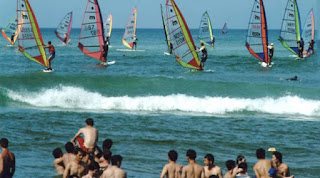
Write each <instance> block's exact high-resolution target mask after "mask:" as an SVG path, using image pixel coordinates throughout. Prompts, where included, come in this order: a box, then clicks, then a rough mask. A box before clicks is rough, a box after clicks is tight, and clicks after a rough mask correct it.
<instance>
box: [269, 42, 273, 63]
mask: <svg viewBox="0 0 320 178" xmlns="http://www.w3.org/2000/svg"><path fill="white" fill-rule="evenodd" d="M268 49H269V58H268V65H271V61H272V57H273V52H274V46H273V43H271V44H270V45H269V46H268Z"/></svg>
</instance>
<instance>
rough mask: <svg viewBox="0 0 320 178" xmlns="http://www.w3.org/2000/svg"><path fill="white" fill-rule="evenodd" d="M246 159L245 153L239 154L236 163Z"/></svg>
mask: <svg viewBox="0 0 320 178" xmlns="http://www.w3.org/2000/svg"><path fill="white" fill-rule="evenodd" d="M243 159H245V157H244V156H243V155H239V156H238V157H237V159H236V163H237V164H239V161H241V160H243Z"/></svg>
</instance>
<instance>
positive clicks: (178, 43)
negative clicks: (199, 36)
mask: <svg viewBox="0 0 320 178" xmlns="http://www.w3.org/2000/svg"><path fill="white" fill-rule="evenodd" d="M166 10H167V13H166V14H167V19H166V21H167V24H168V31H169V35H170V39H171V42H172V46H173V50H174V54H175V58H176V60H177V62H178V63H179V64H181V65H182V66H183V67H187V68H191V69H200V61H199V57H198V53H197V52H196V47H195V45H194V42H193V39H192V36H191V34H190V31H189V28H188V25H187V23H186V21H185V19H184V18H183V16H182V13H181V12H180V9H179V8H178V6H177V5H176V3H175V2H174V0H167V3H166Z"/></svg>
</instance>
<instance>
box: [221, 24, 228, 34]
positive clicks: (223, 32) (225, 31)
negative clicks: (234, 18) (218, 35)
mask: <svg viewBox="0 0 320 178" xmlns="http://www.w3.org/2000/svg"><path fill="white" fill-rule="evenodd" d="M227 32H228V27H227V23H224V25H223V27H222V34H225V33H227Z"/></svg>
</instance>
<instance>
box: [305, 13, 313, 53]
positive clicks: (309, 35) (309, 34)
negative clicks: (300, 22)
mask: <svg viewBox="0 0 320 178" xmlns="http://www.w3.org/2000/svg"><path fill="white" fill-rule="evenodd" d="M314 33H315V23H314V13H313V9H311V10H310V12H309V13H308V16H307V19H306V21H305V23H304V27H303V31H302V38H303V40H304V41H305V46H304V49H308V47H309V42H310V41H311V40H314ZM308 52H309V51H304V53H308Z"/></svg>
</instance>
